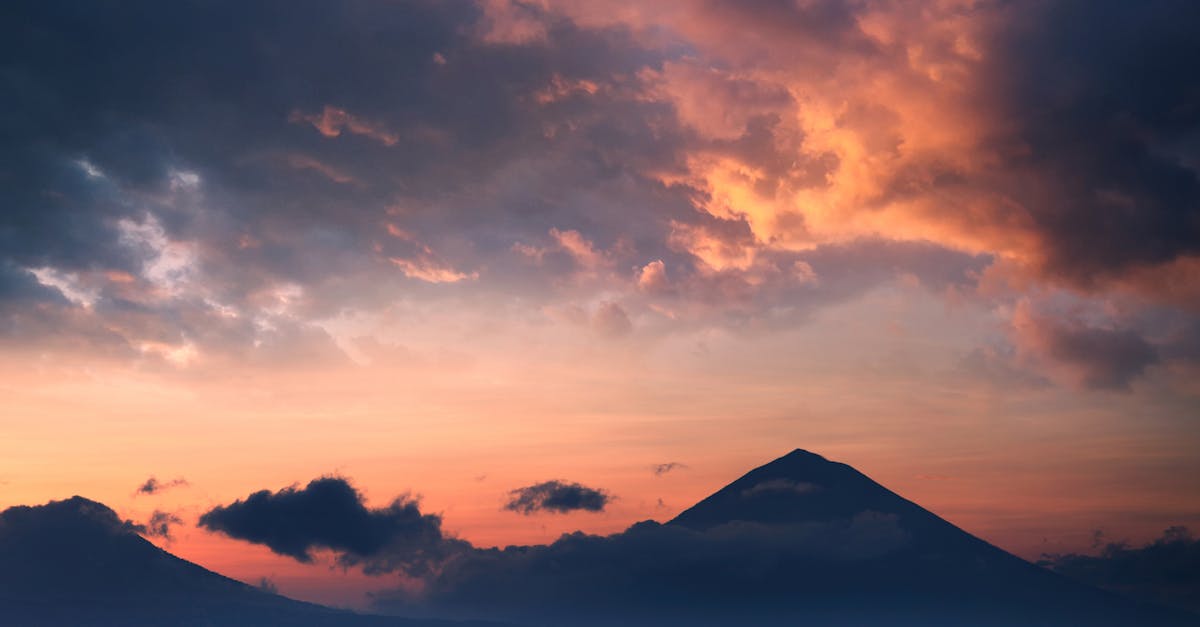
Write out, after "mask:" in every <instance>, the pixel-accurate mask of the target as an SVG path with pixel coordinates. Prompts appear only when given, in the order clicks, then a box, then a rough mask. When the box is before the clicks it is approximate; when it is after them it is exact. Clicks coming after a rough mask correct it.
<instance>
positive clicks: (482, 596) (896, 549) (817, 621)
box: [392, 450, 1200, 627]
mask: <svg viewBox="0 0 1200 627" xmlns="http://www.w3.org/2000/svg"><path fill="white" fill-rule="evenodd" d="M412 606H423V607H424V608H426V609H430V610H432V611H435V612H441V614H435V615H443V616H444V615H454V616H462V617H484V616H486V617H493V618H497V619H504V620H510V621H513V622H520V623H523V624H529V625H538V626H546V627H549V626H552V625H588V626H597V627H598V626H606V625H622V626H630V625H632V626H649V625H682V626H688V627H697V626H705V627H716V626H723V625H755V626H760V627H762V626H768V625H770V626H783V625H806V626H819V627H876V626H891V627H897V626H904V627H950V626H954V627H960V626H972V627H975V626H982V627H1029V626H1042V627H1067V626H1089V627H1092V626H1104V627H1117V626H1122V627H1124V626H1131V625H1138V626H1161V627H1165V626H1176V625H1178V626H1182V625H1196V624H1197V623H1198V622H1200V621H1198V620H1197V617H1196V616H1194V615H1190V614H1186V613H1182V612H1178V611H1175V610H1169V609H1162V608H1158V607H1151V606H1148V605H1141V604H1138V603H1135V602H1133V601H1129V600H1126V599H1124V598H1121V597H1118V596H1115V595H1113V594H1111V593H1107V592H1102V591H1100V590H1097V589H1094V588H1090V587H1087V586H1084V585H1082V584H1079V583H1076V582H1074V581H1071V580H1068V579H1065V578H1063V577H1061V576H1059V575H1056V574H1055V573H1052V572H1049V571H1047V570H1045V569H1042V568H1039V567H1037V566H1035V565H1033V564H1030V563H1028V562H1026V561H1024V560H1021V559H1019V558H1017V557H1015V556H1013V555H1010V554H1008V553H1006V552H1004V551H1002V550H1000V549H998V548H996V547H994V546H992V545H990V544H988V543H986V542H984V541H982V540H980V539H978V538H975V537H973V536H971V535H970V534H968V533H966V532H964V531H962V530H961V529H958V528H957V527H955V526H954V525H952V524H950V523H948V522H946V521H945V520H942V519H941V518H939V517H937V516H936V515H934V514H932V513H930V512H929V511H927V510H925V509H922V508H921V507H919V506H917V505H916V504H914V503H912V502H910V501H908V500H905V499H904V498H902V497H900V496H898V495H896V494H895V493H893V492H891V491H889V490H887V489H886V488H884V487H883V486H881V485H879V484H878V483H876V482H875V481H872V480H871V479H870V478H868V477H866V476H865V475H863V474H862V473H860V472H858V471H857V470H855V469H853V468H851V467H850V466H847V465H845V464H839V463H834V462H830V461H828V460H826V459H824V458H823V457H821V456H819V455H815V454H813V453H809V452H806V451H803V450H796V451H794V452H792V453H790V454H788V455H785V456H784V457H782V458H780V459H777V460H775V461H773V462H771V463H768V464H766V465H765V466H762V467H760V468H757V469H755V470H752V471H751V472H749V473H747V474H746V475H745V476H743V477H741V478H739V479H738V480H736V481H734V482H733V483H731V484H729V485H728V486H726V487H724V488H722V489H721V490H719V491H717V492H716V493H714V494H713V495H711V496H709V497H708V498H706V499H704V500H702V501H701V502H699V503H697V504H696V505H695V506H694V507H692V508H690V509H688V510H686V511H684V512H682V513H681V514H679V515H678V516H677V517H676V518H675V519H673V520H671V521H669V522H667V523H665V524H660V523H657V522H653V521H645V522H640V523H637V524H635V525H633V526H631V527H629V528H628V529H626V530H625V531H623V532H620V533H616V534H613V535H609V536H593V535H588V534H583V533H578V532H577V533H573V534H566V535H564V536H562V537H561V538H559V539H558V540H557V541H555V542H553V543H552V544H549V545H538V546H516V547H506V548H504V549H489V550H479V551H477V552H476V553H475V554H472V555H467V556H464V557H463V558H462V559H460V560H458V561H456V562H453V563H451V564H449V565H448V566H447V567H446V568H445V569H443V570H442V571H441V572H440V573H439V574H438V575H437V577H435V578H434V579H433V580H432V581H430V582H429V584H428V586H427V588H426V591H425V595H424V597H423V598H421V599H411V598H404V597H403V596H399V597H398V598H396V599H394V602H393V607H392V609H394V610H396V611H402V610H404V609H405V608H406V607H412Z"/></svg>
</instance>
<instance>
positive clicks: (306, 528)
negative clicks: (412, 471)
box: [199, 477, 469, 574]
mask: <svg viewBox="0 0 1200 627" xmlns="http://www.w3.org/2000/svg"><path fill="white" fill-rule="evenodd" d="M199 525H200V526H201V527H203V528H205V529H208V530H210V531H216V532H219V533H223V534H225V535H227V536H229V537H231V538H236V539H239V540H245V541H247V542H252V543H254V544H261V545H264V546H266V547H267V548H269V549H271V550H272V551H274V552H275V553H277V554H279V555H284V556H287V557H291V558H293V559H295V560H296V561H299V562H303V563H310V562H312V561H313V560H314V555H313V553H314V551H318V550H322V549H327V550H330V551H333V552H334V553H335V554H336V559H337V562H338V563H339V564H340V565H342V566H346V567H349V566H361V567H362V568H363V570H364V571H365V572H368V573H381V572H393V571H403V572H407V573H413V574H415V573H419V572H422V571H423V570H424V569H425V568H426V567H427V566H429V565H430V564H432V563H436V562H439V561H441V560H443V559H445V558H446V557H448V556H449V555H450V554H451V553H452V552H453V551H454V550H456V549H458V548H462V547H466V546H469V545H467V544H466V543H465V542H462V541H459V540H454V539H451V538H448V537H446V536H445V534H443V532H442V519H441V517H440V516H438V515H436V514H424V513H422V512H421V510H420V507H419V505H418V503H417V501H416V500H415V499H413V498H411V497H408V496H402V497H400V498H397V499H396V500H394V501H392V503H391V504H390V505H388V506H387V507H381V508H369V507H367V506H366V504H365V503H364V500H363V496H362V494H360V493H359V492H358V490H356V489H355V488H354V487H353V486H352V485H350V483H349V482H348V481H347V480H346V479H343V478H340V477H322V478H320V479H315V480H313V481H311V482H309V483H308V485H307V486H305V487H303V488H298V487H296V486H292V487H288V488H284V489H282V490H279V491H277V492H271V491H269V490H260V491H258V492H255V493H254V494H251V495H250V496H248V497H246V498H245V499H244V500H241V499H239V500H237V501H235V502H233V503H231V504H229V505H222V506H218V507H214V508H213V509H211V510H209V511H208V512H206V513H205V514H204V515H202V516H201V517H200V521H199Z"/></svg>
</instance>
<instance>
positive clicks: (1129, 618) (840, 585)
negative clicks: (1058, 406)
mask: <svg viewBox="0 0 1200 627" xmlns="http://www.w3.org/2000/svg"><path fill="white" fill-rule="evenodd" d="M863 517H870V518H872V519H875V520H886V521H891V522H892V523H893V524H894V527H895V528H896V529H897V530H898V531H899V532H900V533H901V534H902V535H903V537H904V538H905V541H904V542H903V544H902V545H901V546H899V547H898V548H897V549H896V550H893V551H887V552H886V553H882V554H880V555H878V556H875V557H871V558H868V559H864V560H858V561H855V562H853V563H852V564H837V563H826V564H824V565H823V566H824V567H823V568H821V569H820V570H819V571H818V572H816V573H805V574H804V575H796V576H794V577H792V581H793V582H795V581H804V582H805V585H806V586H809V587H808V589H807V590H806V591H804V592H796V593H795V595H794V597H793V598H795V599H796V601H797V602H801V603H802V604H806V605H807V608H806V609H807V610H812V611H811V612H809V611H804V610H801V611H799V612H797V613H796V615H801V614H810V615H813V616H824V617H825V618H827V619H828V620H830V621H831V622H832V623H836V624H847V625H851V624H887V625H892V624H912V625H935V624H947V625H953V624H963V625H967V624H969V625H993V624H995V625H1114V626H1116V625H1197V624H1200V617H1197V616H1193V615H1190V614H1186V613H1182V612H1177V611H1174V610H1167V609H1163V608H1159V607H1152V606H1147V605H1144V604H1139V603H1135V602H1133V601H1130V600H1127V599H1125V598H1121V597H1118V596H1116V595H1113V594H1111V593H1107V592H1102V591H1100V590H1097V589H1094V588H1090V587H1087V586H1084V585H1081V584H1078V583H1076V582H1074V581H1071V580H1067V579H1065V578H1063V577H1061V576H1059V575H1056V574H1054V573H1051V572H1049V571H1047V570H1045V569H1043V568H1040V567H1038V566H1035V565H1033V564H1030V563H1029V562H1026V561H1025V560H1022V559H1020V558H1018V557H1016V556H1014V555H1011V554H1009V553H1007V552H1005V551H1003V550H1001V549H999V548H997V547H995V546H992V545H991V544H988V543H987V542H985V541H983V540H981V539H979V538H976V537H975V536H972V535H971V534H969V533H967V532H965V531H963V530H961V529H959V528H958V527H955V526H954V525H952V524H950V523H949V522H947V521H945V520H943V519H942V518H939V517H938V516H936V515H934V514H933V513H931V512H929V511H928V510H926V509H924V508H922V507H920V506H918V505H917V504H915V503H913V502H911V501H909V500H907V499H904V498H903V497H901V496H899V495H897V494H896V493H894V492H892V491H890V490H888V489H887V488H885V487H883V486H882V485H880V484H879V483H876V482H875V481H874V480H872V479H870V478H869V477H867V476H866V475H864V474H862V473H861V472H859V471H857V470H855V469H854V468H852V467H851V466H848V465H846V464H842V463H837V462H831V461H829V460H826V459H825V458H824V457H822V456H820V455H817V454H815V453H811V452H808V451H805V450H802V449H796V450H795V451H792V452H791V453H789V454H787V455H785V456H783V457H781V458H779V459H776V460H775V461H773V462H771V463H768V464H766V465H764V466H761V467H759V468H756V469H754V470H752V471H750V472H749V473H747V474H746V475H744V476H742V477H741V478H739V479H738V480H736V481H734V482H733V483H731V484H729V485H728V486H725V487H724V488H722V489H721V490H719V491H717V492H716V493H714V494H712V495H711V496H709V497H707V498H705V499H704V500H702V501H700V502H699V503H697V504H696V505H694V506H693V507H691V508H689V509H687V510H685V511H683V512H682V513H680V514H679V515H678V516H676V517H675V519H673V520H671V521H670V522H669V523H668V525H676V526H682V527H686V528H689V529H694V530H711V529H715V528H719V527H722V526H729V525H736V524H747V523H750V524H759V525H764V526H768V527H776V528H778V527H783V528H787V527H793V528H796V527H804V526H806V525H831V524H834V525H836V524H838V523H839V522H840V523H841V524H851V523H853V521H855V520H858V519H862V518H863ZM793 565H794V566H801V565H800V564H793ZM780 575H783V573H780ZM783 576H784V577H785V578H786V575H783ZM766 583H767V585H770V584H771V583H774V582H771V581H769V580H768V581H767V582H766ZM786 587H787V586H786V584H785V585H784V586H782V588H781V590H780V591H781V592H783V591H784V590H785V589H786ZM756 592H757V591H756ZM780 596H781V597H783V598H786V597H788V596H789V595H788V594H787V593H786V592H784V593H783V594H781V595H780ZM801 599H803V601H801ZM782 613H783V614H791V612H786V611H785V612H782ZM838 617H844V619H839V618H838ZM858 621H870V622H862V623H859V622H858Z"/></svg>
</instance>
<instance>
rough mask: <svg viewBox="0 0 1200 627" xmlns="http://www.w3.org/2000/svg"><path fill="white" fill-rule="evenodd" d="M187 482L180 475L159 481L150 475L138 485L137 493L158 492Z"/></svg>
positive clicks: (184, 484)
mask: <svg viewBox="0 0 1200 627" xmlns="http://www.w3.org/2000/svg"><path fill="white" fill-rule="evenodd" d="M187 484H188V482H187V479H184V478H182V477H180V478H177V479H172V480H170V481H159V480H158V479H157V478H155V477H150V478H149V479H146V481H145V483H143V484H142V485H140V486H138V489H137V494H158V493H159V492H162V491H163V490H170V489H171V488H178V487H182V486H186V485H187Z"/></svg>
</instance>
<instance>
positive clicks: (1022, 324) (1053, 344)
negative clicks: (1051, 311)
mask: <svg viewBox="0 0 1200 627" xmlns="http://www.w3.org/2000/svg"><path fill="white" fill-rule="evenodd" d="M1014 325H1015V327H1016V330H1017V335H1018V343H1019V344H1021V345H1022V347H1023V348H1024V349H1025V350H1027V351H1030V352H1032V353H1033V354H1035V355H1037V356H1039V358H1041V359H1044V360H1048V361H1049V362H1050V366H1051V368H1060V369H1062V370H1064V371H1065V372H1066V374H1067V376H1068V377H1069V378H1071V379H1074V380H1075V382H1077V383H1078V384H1080V385H1081V386H1083V387H1087V388H1092V389H1105V390H1127V389H1129V386H1130V384H1131V383H1132V382H1133V381H1134V380H1135V379H1137V378H1138V377H1140V376H1142V374H1143V373H1144V372H1145V371H1146V369H1147V368H1149V367H1150V366H1152V365H1154V364H1157V363H1159V361H1160V358H1159V354H1158V350H1157V349H1156V348H1155V346H1154V345H1152V344H1151V343H1150V342H1148V341H1147V340H1146V339H1145V338H1144V337H1142V335H1141V334H1140V333H1138V332H1137V331H1135V330H1133V329H1124V328H1104V327H1094V326H1089V325H1088V324H1086V323H1084V322H1082V321H1079V320H1071V319H1067V320H1063V319H1060V318H1056V317H1051V316H1046V315H1039V314H1034V313H1030V312H1029V310H1028V308H1021V309H1018V312H1017V315H1016V318H1015V320H1014Z"/></svg>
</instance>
